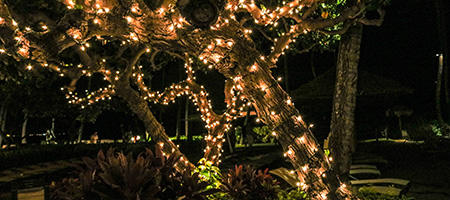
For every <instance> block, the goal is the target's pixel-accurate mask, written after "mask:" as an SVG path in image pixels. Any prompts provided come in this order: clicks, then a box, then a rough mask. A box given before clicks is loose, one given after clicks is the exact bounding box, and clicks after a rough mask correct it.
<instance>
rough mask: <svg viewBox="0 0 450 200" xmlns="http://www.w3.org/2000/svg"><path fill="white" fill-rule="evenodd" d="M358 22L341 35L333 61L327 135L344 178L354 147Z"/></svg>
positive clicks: (348, 168) (358, 39)
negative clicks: (334, 66) (331, 103)
mask: <svg viewBox="0 0 450 200" xmlns="http://www.w3.org/2000/svg"><path fill="white" fill-rule="evenodd" d="M362 29H363V25H362V24H359V23H358V24H356V25H354V26H352V27H350V28H349V30H348V31H347V32H346V33H345V34H344V35H342V39H341V43H340V46H339V52H338V60H337V64H336V82H335V88H334V95H333V108H332V113H331V126H330V135H329V145H330V153H331V154H330V155H331V156H332V157H333V158H334V160H335V161H334V162H333V163H332V165H333V168H334V169H335V170H336V171H337V172H338V173H339V176H340V177H341V179H342V180H345V181H347V180H348V172H349V170H350V165H351V155H352V153H353V152H354V151H355V116H354V115H355V106H356V82H357V77H358V62H359V50H360V46H361V36H362Z"/></svg>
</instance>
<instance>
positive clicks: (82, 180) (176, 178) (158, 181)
mask: <svg viewBox="0 0 450 200" xmlns="http://www.w3.org/2000/svg"><path fill="white" fill-rule="evenodd" d="M178 159H179V156H176V155H175V154H171V155H170V156H168V157H166V156H165V155H164V154H163V152H162V150H161V149H160V147H159V146H158V145H156V149H155V153H153V152H152V151H151V150H149V149H146V150H145V152H142V153H140V154H139V155H138V156H137V158H136V159H134V158H133V156H132V154H131V153H129V154H128V155H126V156H125V155H124V154H123V153H115V152H114V149H113V148H110V149H109V150H108V151H107V153H106V155H105V154H104V153H103V151H99V153H98V155H97V160H96V161H95V160H93V159H90V158H87V157H85V158H83V161H84V163H85V165H86V168H79V175H78V178H75V179H73V178H69V179H65V180H63V181H62V183H61V184H59V185H58V186H56V187H55V188H52V189H53V195H52V196H53V197H54V199H79V198H80V197H84V198H85V199H124V200H135V199H168V200H169V199H206V196H207V195H209V194H213V193H215V192H217V190H216V189H207V188H206V187H207V186H208V183H207V182H205V181H201V180H200V177H199V173H197V172H195V173H191V170H190V169H189V168H187V170H184V171H183V172H178V171H176V170H175V168H174V166H175V163H176V162H177V161H178Z"/></svg>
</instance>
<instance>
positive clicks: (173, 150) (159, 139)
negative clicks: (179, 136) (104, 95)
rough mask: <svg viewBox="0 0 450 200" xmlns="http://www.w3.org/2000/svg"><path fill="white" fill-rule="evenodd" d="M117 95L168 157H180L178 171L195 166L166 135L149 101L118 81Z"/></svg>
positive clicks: (124, 83)
mask: <svg viewBox="0 0 450 200" xmlns="http://www.w3.org/2000/svg"><path fill="white" fill-rule="evenodd" d="M114 86H115V90H116V92H117V94H118V95H119V96H120V97H122V98H123V99H124V100H125V101H126V102H127V103H128V106H129V107H130V110H131V111H133V112H134V113H135V114H136V115H137V116H138V117H139V119H140V120H141V121H142V122H143V124H144V126H145V128H146V129H147V131H148V132H149V134H150V137H151V138H152V140H153V141H155V142H156V143H158V145H160V146H161V147H162V148H161V149H162V150H163V152H164V153H165V154H166V155H169V154H175V155H177V156H180V158H181V159H180V160H179V161H178V163H177V164H176V166H175V167H176V168H177V169H178V170H182V169H184V168H186V167H187V166H193V165H192V164H191V163H189V161H188V160H187V158H186V156H185V155H184V154H182V153H181V152H180V150H179V149H178V147H177V146H176V145H175V144H174V143H173V142H172V141H171V140H170V138H169V137H168V136H167V134H166V133H165V130H164V127H163V126H162V125H161V124H160V123H159V122H158V121H157V120H156V118H155V116H154V115H153V114H152V112H151V111H150V109H149V107H148V103H147V101H145V100H144V99H142V98H141V96H140V95H139V93H138V92H136V91H135V90H134V89H133V88H131V86H130V84H129V83H127V82H126V81H118V82H115V84H114Z"/></svg>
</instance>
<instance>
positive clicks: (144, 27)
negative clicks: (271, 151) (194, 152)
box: [0, 0, 378, 199]
mask: <svg viewBox="0 0 450 200" xmlns="http://www.w3.org/2000/svg"><path fill="white" fill-rule="evenodd" d="M330 2H332V3H333V2H335V3H342V1H341V0H337V1H330ZM62 3H63V4H64V6H65V7H67V8H65V7H62V6H61V5H62V4H60V3H58V2H54V1H46V3H45V4H43V3H42V2H37V3H34V4H32V5H27V4H26V1H12V0H11V1H8V0H0V5H1V7H0V11H1V12H0V39H1V41H2V43H1V44H0V51H1V52H2V53H4V54H6V55H9V56H12V57H14V58H16V59H19V60H27V61H30V63H31V64H32V65H34V66H41V67H44V68H49V69H51V70H53V71H55V72H57V73H59V74H60V75H61V76H65V77H68V78H70V79H72V81H71V84H70V85H69V86H68V87H67V88H66V89H67V92H68V93H69V94H71V92H72V95H73V96H72V97H71V100H70V101H71V102H72V103H78V104H82V105H83V106H86V105H88V104H92V103H95V102H96V101H99V100H100V99H102V98H107V97H109V96H111V95H115V94H116V95H118V96H120V97H121V98H123V99H124V100H125V101H126V102H127V103H128V106H129V107H130V109H131V110H132V111H133V112H134V113H135V114H136V115H137V116H138V117H139V118H140V119H141V121H142V122H143V123H144V125H145V126H146V129H147V130H148V131H149V133H150V135H151V137H152V139H153V140H155V141H157V142H158V144H159V145H161V147H162V148H163V151H164V153H165V154H176V155H179V156H181V159H180V161H179V162H178V163H177V167H178V168H180V169H182V168H185V167H186V166H188V165H189V162H188V161H187V159H186V157H185V156H183V155H182V153H181V152H180V151H179V150H178V148H177V147H176V146H175V145H174V144H173V143H172V142H171V141H170V139H169V138H168V137H167V135H166V134H165V131H164V128H163V127H162V125H161V124H160V123H159V122H158V121H157V120H156V119H155V117H154V115H153V114H152V113H151V111H150V109H149V106H148V101H151V102H156V103H162V104H168V103H169V102H170V101H172V100H174V98H176V97H177V96H178V95H181V94H186V93H187V94H190V95H191V96H192V97H193V100H194V102H195V104H196V106H198V107H199V110H200V112H201V114H202V118H203V120H204V121H205V123H206V128H207V129H208V132H209V134H208V135H207V136H206V138H205V139H206V141H207V147H206V149H205V158H206V160H208V161H211V162H213V163H219V162H220V160H219V157H220V155H221V154H220V151H221V148H222V143H223V134H224V132H225V131H227V130H228V129H229V128H230V122H231V121H232V119H233V117H234V116H235V115H236V114H237V113H239V112H238V111H240V110H243V109H244V106H245V105H247V102H246V100H248V102H249V103H251V104H252V105H253V106H254V107H255V109H256V111H257V113H258V115H259V118H260V119H261V121H263V122H264V123H265V124H267V125H268V126H269V127H270V128H272V130H273V134H274V135H276V137H277V139H278V140H279V142H280V144H281V145H282V146H283V149H284V150H285V152H286V156H288V157H289V158H290V159H291V161H292V164H293V165H294V167H295V168H296V169H297V174H298V176H299V178H300V180H301V182H300V183H299V186H300V187H302V188H303V189H304V190H307V191H308V192H309V193H310V195H311V197H312V198H313V199H326V198H329V199H345V198H353V196H352V194H351V193H350V192H349V190H347V188H346V186H345V184H342V183H340V181H339V179H338V177H337V176H336V173H335V172H334V169H333V168H331V167H330V162H332V158H331V157H327V156H326V155H325V154H324V153H323V151H322V150H321V149H320V147H319V144H318V143H317V141H316V139H315V138H314V136H313V134H312V133H311V132H310V130H309V129H308V128H307V127H306V124H305V123H304V122H303V120H302V118H301V117H300V116H299V112H298V110H297V109H296V108H295V107H294V105H293V104H292V101H291V100H290V97H289V96H288V94H287V93H286V92H284V91H283V89H282V88H281V86H280V85H279V84H278V82H277V81H276V80H275V79H274V78H273V77H272V75H271V73H270V69H271V68H274V67H275V66H276V65H275V64H276V62H277V60H278V58H279V57H280V56H281V55H282V54H283V53H284V51H285V50H287V49H289V45H290V44H291V43H293V42H294V41H295V40H296V38H297V37H299V36H301V35H303V34H305V33H308V32H310V31H324V30H325V31H326V30H327V29H328V28H330V27H334V26H335V25H338V24H342V27H349V24H353V23H354V22H355V21H357V20H362V19H364V15H363V13H364V12H365V10H366V9H367V8H368V7H371V6H374V4H376V3H378V1H375V0H361V1H354V2H353V1H352V2H350V3H348V4H345V7H344V8H343V9H342V11H341V12H340V13H339V14H336V15H335V16H332V17H323V16H321V15H317V14H315V10H317V9H318V8H319V7H320V6H322V4H323V2H322V1H314V0H303V1H298V0H294V1H291V2H288V3H287V4H285V5H281V6H280V7H277V8H269V9H267V8H265V7H263V6H261V7H258V6H257V5H255V4H254V3H253V2H252V1H235V0H231V1H229V2H226V1H220V0H216V1H213V0H211V1H200V0H180V1H175V0H162V1H144V0H120V1H108V0H102V1H101V0H98V1H71V0H64V1H62ZM30 7H31V8H34V9H33V10H30ZM25 8H26V9H28V10H25V11H24V10H23V9H25ZM285 18H288V19H292V20H293V22H294V23H293V24H292V25H289V26H287V25H286V27H287V29H288V31H287V32H286V33H284V34H281V35H280V37H278V38H277V39H276V40H274V46H273V49H272V51H271V52H270V53H269V54H267V55H264V54H262V53H261V52H260V51H259V50H258V49H257V48H256V45H255V42H254V41H253V40H252V38H251V33H252V30H251V29H249V28H247V25H246V24H247V23H251V24H257V25H261V26H275V25H276V24H277V22H278V21H280V20H283V19H285ZM343 30H345V29H343ZM67 52H75V54H74V55H77V57H76V58H74V57H73V56H72V57H70V59H71V60H69V59H68V58H67V57H64V55H67ZM147 52H148V53H151V54H150V55H149V54H146V53H147ZM160 52H162V53H160ZM158 54H163V55H167V54H169V55H172V56H173V57H174V58H176V59H179V60H183V61H184V62H185V67H186V71H187V78H186V80H184V81H181V82H180V83H178V84H174V85H172V86H171V87H169V88H166V90H165V91H163V92H161V93H158V92H155V91H152V90H151V88H150V87H147V86H146V84H145V81H144V80H145V79H147V78H148V77H146V76H145V74H144V73H143V72H144V71H145V70H146V69H147V68H148V67H147V66H151V63H152V62H153V61H154V60H155V59H154V58H155V57H156V56H157V55H158ZM68 61H70V62H77V64H74V65H69V66H67V65H62V63H64V62H68ZM201 63H204V64H201ZM140 64H143V66H144V64H145V66H146V67H145V68H144V67H140ZM205 64H206V65H205ZM193 67H200V68H201V67H211V68H215V69H216V70H218V71H219V72H220V73H222V74H223V75H224V76H225V77H226V78H227V79H230V80H233V87H232V88H233V90H234V92H233V98H232V102H230V104H229V107H228V109H227V111H226V112H225V113H223V114H220V115H219V114H216V113H214V112H213V111H212V107H211V104H210V103H209V100H208V97H207V96H208V93H207V92H206V91H205V90H204V88H203V87H202V86H200V85H199V84H197V83H196V82H195V76H194V71H193ZM95 73H98V74H101V75H102V76H103V77H104V79H105V80H106V81H107V82H109V83H110V85H111V86H109V87H107V88H105V89H101V90H98V91H97V92H94V93H92V94H91V95H88V96H87V97H84V98H78V97H77V96H75V95H74V94H73V90H74V89H75V86H76V82H77V80H79V79H80V77H82V76H90V75H93V74H95Z"/></svg>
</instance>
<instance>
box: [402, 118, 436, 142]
mask: <svg viewBox="0 0 450 200" xmlns="http://www.w3.org/2000/svg"><path fill="white" fill-rule="evenodd" d="M405 129H406V131H408V135H409V137H410V138H411V139H412V140H414V141H421V140H423V141H425V142H426V143H431V144H433V143H436V142H437V140H438V137H437V136H439V134H440V130H441V129H440V126H439V125H438V123H437V121H432V122H429V121H427V120H425V119H422V118H417V117H415V118H413V119H412V120H411V122H409V123H407V124H406V126H405Z"/></svg>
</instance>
